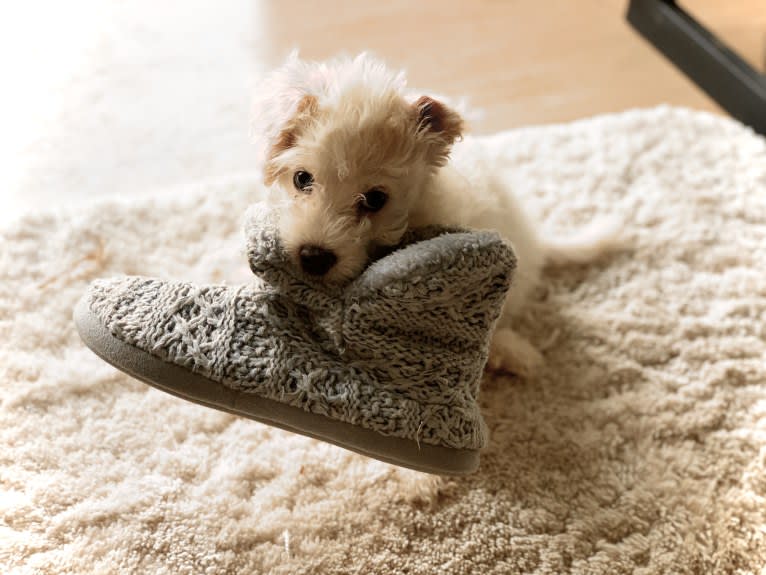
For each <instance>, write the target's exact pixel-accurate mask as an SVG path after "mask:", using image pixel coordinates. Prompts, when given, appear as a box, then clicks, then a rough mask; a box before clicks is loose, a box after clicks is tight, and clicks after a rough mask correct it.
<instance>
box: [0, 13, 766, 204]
mask: <svg viewBox="0 0 766 575" xmlns="http://www.w3.org/2000/svg"><path fill="white" fill-rule="evenodd" d="M684 4H685V5H686V6H687V7H688V8H689V9H690V10H691V11H692V12H694V13H695V14H697V15H698V16H699V17H700V18H701V19H702V20H703V21H705V22H707V23H708V24H709V25H711V27H712V28H713V29H715V30H716V31H717V32H718V33H720V35H721V37H722V38H723V39H724V40H726V41H728V42H730V43H731V44H732V45H733V46H734V47H735V48H737V49H738V50H740V51H741V52H742V53H743V54H744V55H745V56H746V58H748V59H749V60H751V61H752V62H753V63H754V64H755V65H758V66H759V67H761V69H763V64H764V53H765V52H766V0H687V1H686V2H685V3H684ZM626 6H627V1H626V0H473V1H471V0H420V1H413V0H378V1H375V2H370V1H367V0H323V1H321V2H320V1H314V0H271V1H269V0H227V1H226V2H210V1H209V0H167V1H163V2H156V1H155V0H131V2H118V1H117V0H111V1H105V0H71V1H70V2H66V3H62V2H58V0H36V1H35V2H30V3H25V2H18V3H15V4H14V5H13V7H12V8H9V9H8V10H6V12H5V14H4V18H3V19H2V20H0V66H2V69H3V70H4V77H5V78H6V79H8V78H10V80H11V81H10V82H7V83H6V89H5V91H4V94H3V97H4V105H3V106H0V125H2V127H3V129H2V130H0V157H2V158H3V161H2V162H0V219H5V218H8V217H10V216H11V215H13V214H15V213H16V212H18V211H20V210H27V209H30V208H32V209H35V208H37V207H38V206H42V205H61V204H73V203H77V202H80V201H82V202H87V201H88V200H89V199H90V198H92V197H94V196H96V195H104V194H120V195H127V196H135V195H136V194H139V193H143V192H147V191H150V190H154V189H157V188H163V187H168V186H174V185H178V184H183V183H185V182H189V181H196V180H199V179H202V178H210V177H218V176H221V175H224V174H229V173H232V172H242V171H247V170H249V169H250V166H251V165H252V148H251V146H250V143H249V136H248V123H247V122H248V109H249V100H250V90H251V89H252V87H253V84H255V83H256V78H257V77H258V76H259V75H260V74H262V73H263V72H264V71H265V70H267V69H268V68H270V67H272V66H274V65H276V64H278V63H279V62H280V61H281V60H282V58H283V57H284V56H285V55H286V54H287V52H288V51H289V50H290V49H291V48H294V47H300V49H301V53H302V54H303V55H304V56H305V57H308V58H326V57H329V56H332V55H335V54H337V53H339V52H347V53H355V52H358V51H361V50H370V51H372V52H374V53H376V54H377V55H379V56H381V57H383V58H385V59H386V60H388V61H389V62H390V64H391V65H393V66H400V67H404V68H406V69H407V70H408V71H409V76H410V82H411V84H412V85H414V86H417V87H422V88H424V89H428V90H433V91H436V92H438V93H448V94H450V95H454V96H465V97H467V98H468V99H469V101H470V102H471V103H472V104H473V105H474V106H477V107H479V108H481V109H483V110H484V115H483V117H482V118H481V119H480V120H478V121H476V122H474V125H473V128H474V130H475V131H478V132H484V133H486V132H493V131H498V130H503V129H508V128H513V127H517V126H525V125H531V124H538V123H550V122H562V121H568V120H573V119H576V118H581V117H585V116H590V115H593V114H600V113H605V112H617V111H620V110H625V109H627V108H634V107H643V106H655V105H658V104H661V103H669V104H674V105H680V106H688V107H692V108H697V109H703V110H712V111H717V112H720V111H719V110H718V108H717V107H716V105H715V104H714V103H712V102H711V101H710V100H709V99H708V98H707V97H706V96H705V95H704V94H703V93H701V92H700V91H699V90H698V89H697V88H696V87H695V86H694V85H693V84H692V83H691V82H689V81H688V80H687V79H686V78H684V77H683V76H682V75H681V74H680V73H679V72H677V71H676V70H675V68H673V67H672V65H670V64H669V63H667V62H666V61H665V60H664V58H663V57H662V56H661V55H659V54H658V53H657V52H655V50H654V49H653V48H652V47H651V46H650V45H649V44H647V43H646V42H644V41H643V40H642V39H641V38H640V37H639V36H638V35H637V34H636V33H635V32H633V30H632V29H631V28H630V27H629V26H628V24H627V23H626V22H625V17H624V14H625V10H626Z"/></svg>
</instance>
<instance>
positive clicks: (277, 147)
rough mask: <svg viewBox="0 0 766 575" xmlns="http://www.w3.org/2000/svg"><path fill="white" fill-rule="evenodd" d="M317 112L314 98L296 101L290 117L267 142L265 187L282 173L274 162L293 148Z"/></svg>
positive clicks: (309, 96) (317, 106)
mask: <svg viewBox="0 0 766 575" xmlns="http://www.w3.org/2000/svg"><path fill="white" fill-rule="evenodd" d="M318 110H319V104H318V102H317V99H316V96H312V95H310V94H306V95H304V96H303V97H302V98H301V99H300V100H298V103H297V105H296V106H295V111H294V112H293V114H292V116H290V117H289V119H288V120H287V121H286V122H285V124H284V126H282V129H281V130H280V131H279V132H278V133H277V135H276V137H275V138H273V139H272V141H271V142H269V144H268V149H267V151H266V163H265V165H264V168H263V176H264V183H265V184H266V185H267V186H270V185H271V184H273V183H274V182H275V181H276V179H277V178H278V177H279V176H281V175H282V173H283V172H284V168H283V167H282V166H280V165H279V164H278V163H277V162H276V161H275V160H276V159H277V158H278V157H279V155H280V154H282V153H283V152H285V151H287V150H289V149H290V148H292V147H293V146H295V143H296V142H297V141H298V137H299V136H300V135H301V133H302V132H303V130H305V129H306V126H308V125H309V124H310V123H311V121H312V120H313V119H314V118H315V117H316V115H317V112H318Z"/></svg>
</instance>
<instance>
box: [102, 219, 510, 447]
mask: <svg viewBox="0 0 766 575" xmlns="http://www.w3.org/2000/svg"><path fill="white" fill-rule="evenodd" d="M273 217H274V216H273V214H271V213H270V211H269V210H268V208H267V207H266V206H265V205H256V206H254V207H253V209H252V210H251V217H250V218H248V222H247V227H246V231H247V245H248V249H247V253H248V258H249V262H250V268H251V269H252V270H253V271H254V272H256V273H257V274H258V276H259V277H260V278H261V281H254V282H250V283H248V284H246V285H243V286H240V287H226V286H199V285H194V284H191V283H181V282H167V281H162V280H158V279H151V278H144V277H123V278H116V279H110V280H99V281H96V282H94V283H93V284H92V285H91V287H90V289H89V291H88V296H87V297H88V301H89V305H90V308H91V310H92V311H94V312H95V313H96V315H97V316H98V317H99V319H100V320H101V321H102V323H103V324H104V325H105V326H106V328H107V329H108V330H109V331H110V332H111V333H112V335H114V336H116V337H117V338H119V339H121V340H122V341H125V342H126V343H129V344H131V345H134V346H136V347H137V348H139V349H141V350H143V351H146V352H149V353H151V354H153V355H156V356H157V357H160V358H162V359H163V360H166V361H169V362H171V363H174V364H177V365H180V366H183V367H186V368H188V369H190V370H192V371H194V372H197V373H200V374H202V375H204V376H206V377H208V378H210V379H212V380H214V381H216V382H220V383H223V384H224V385H226V386H228V387H231V388H233V389H237V390H240V391H244V392H247V393H254V394H257V395H259V396H262V397H266V398H268V399H273V400H275V401H279V402H282V403H286V404H288V405H291V406H293V407H296V408H300V409H303V410H305V411H309V412H311V413H316V414H319V415H324V416H327V417H330V418H332V419H336V420H339V421H343V422H345V423H351V424H353V425H359V426H361V427H363V428H365V429H370V430H372V431H376V432H378V433H380V434H382V435H387V436H393V437H401V438H404V439H409V440H413V441H416V442H418V443H424V444H431V445H440V446H444V447H452V448H459V449H479V448H481V447H483V446H484V445H485V444H486V442H487V438H486V429H485V427H486V426H485V424H484V420H483V419H482V416H481V412H480V411H479V407H478V404H477V401H476V399H477V395H478V387H479V386H478V384H479V380H480V378H481V373H482V369H483V367H484V363H485V362H486V359H487V348H488V345H489V336H490V334H491V329H492V327H493V325H494V323H495V320H496V319H497V317H498V315H499V314H500V310H501V308H502V305H503V301H504V299H505V296H506V294H507V292H508V287H509V285H510V279H511V273H512V271H513V268H514V267H515V259H514V256H513V251H512V250H511V248H510V247H509V246H508V245H507V244H506V243H505V242H504V241H503V240H502V239H501V238H500V236H498V235H497V234H496V233H494V232H458V231H454V230H452V231H447V230H444V231H440V230H435V229H428V230H423V231H414V232H411V233H410V234H408V236H407V237H406V238H405V242H404V244H405V245H402V246H401V248H400V249H397V250H395V251H393V252H392V253H390V254H389V255H387V256H385V257H383V258H382V259H379V260H378V261H376V262H375V263H373V264H372V265H370V266H369V267H368V268H367V269H366V270H365V272H364V273H363V274H362V275H361V276H360V277H359V278H358V279H356V280H355V281H353V282H352V283H350V284H349V285H346V286H342V287H341V286H327V285H325V284H324V283H323V282H322V281H321V280H320V279H316V278H313V277H311V276H310V275H308V274H304V273H302V272H301V271H300V268H298V267H296V266H294V265H293V264H292V262H291V261H290V260H289V258H288V257H287V256H286V254H285V251H284V250H283V249H282V246H281V244H280V242H279V237H278V234H277V233H276V229H275V226H274V222H273V221H271V220H272V219H273Z"/></svg>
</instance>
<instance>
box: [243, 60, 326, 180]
mask: <svg viewBox="0 0 766 575" xmlns="http://www.w3.org/2000/svg"><path fill="white" fill-rule="evenodd" d="M315 77H316V72H315V71H314V69H313V66H312V64H311V63H308V62H304V61H302V60H300V59H299V58H298V54H297V53H296V52H294V53H292V54H291V55H290V56H289V57H288V59H287V61H286V62H285V64H284V65H283V66H281V67H280V68H277V69H276V70H274V71H273V72H271V73H270V74H269V75H268V76H267V77H266V78H264V79H263V80H262V81H261V82H259V84H258V86H257V89H256V93H255V98H254V101H253V108H252V119H251V122H250V133H251V136H252V137H253V139H254V140H255V142H256V144H257V152H258V164H259V167H260V168H262V170H263V174H264V182H265V183H266V185H271V184H272V183H274V181H275V180H276V179H277V178H278V177H279V176H280V174H281V173H282V172H284V168H283V167H280V164H279V162H278V161H277V160H278V159H279V157H280V156H281V155H282V154H283V153H284V152H285V151H287V150H289V149H290V148H292V147H293V146H294V145H295V143H296V142H297V140H298V138H299V137H300V135H301V133H302V132H303V131H305V129H306V126H307V125H308V124H309V123H310V122H311V120H312V118H314V117H316V113H317V111H318V101H317V98H316V96H314V95H313V94H315V93H316V90H314V89H313V88H314V86H312V80H313V79H314V78H315Z"/></svg>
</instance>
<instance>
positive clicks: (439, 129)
mask: <svg viewBox="0 0 766 575" xmlns="http://www.w3.org/2000/svg"><path fill="white" fill-rule="evenodd" d="M413 107H414V109H415V114H416V118H417V123H418V128H417V130H418V133H419V134H422V135H425V136H427V137H426V138H425V140H426V142H427V143H428V144H429V154H428V155H429V162H430V163H432V164H433V165H435V166H443V165H444V164H446V163H447V158H448V157H449V153H450V149H451V148H452V144H453V143H454V142H455V140H457V139H458V138H460V137H461V136H462V135H463V118H461V117H460V114H458V113H457V112H455V111H454V110H452V109H450V108H449V107H448V106H446V105H445V104H443V103H442V102H439V101H438V100H434V99H433V98H431V97H430V96H421V97H420V98H418V99H417V100H416V101H415V103H414V104H413Z"/></svg>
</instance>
